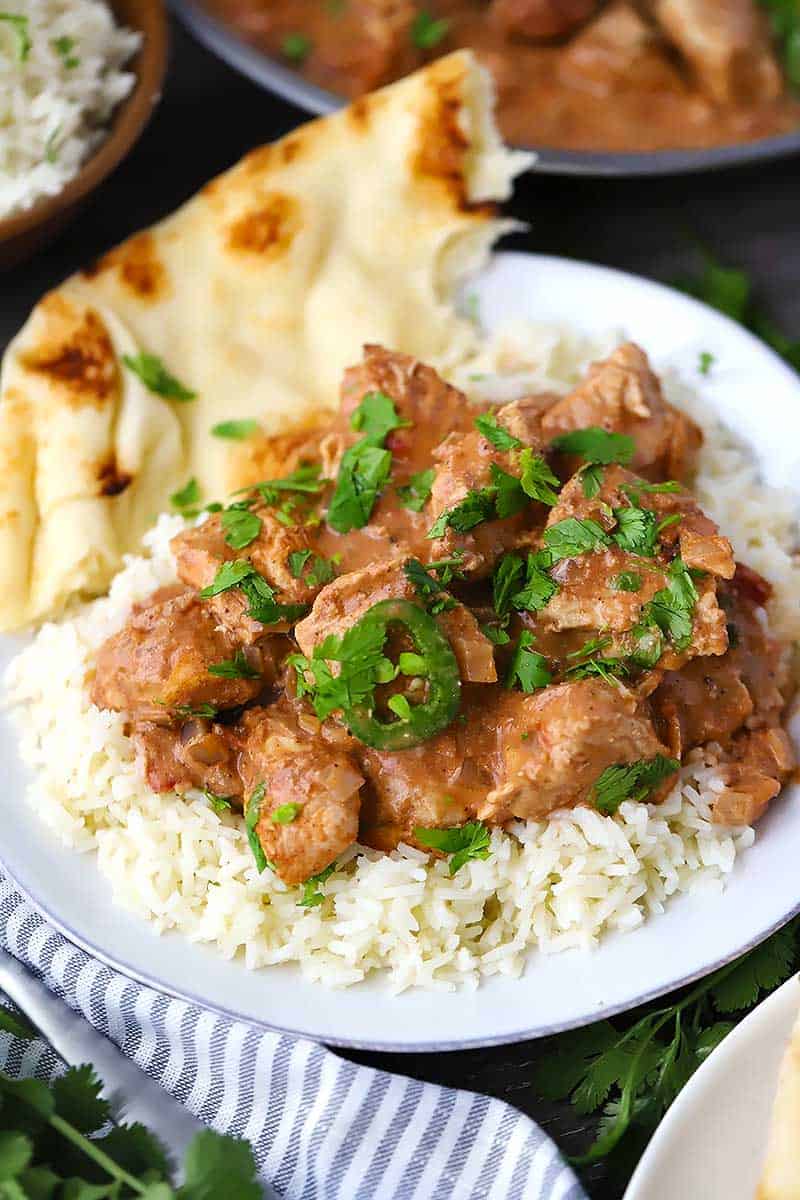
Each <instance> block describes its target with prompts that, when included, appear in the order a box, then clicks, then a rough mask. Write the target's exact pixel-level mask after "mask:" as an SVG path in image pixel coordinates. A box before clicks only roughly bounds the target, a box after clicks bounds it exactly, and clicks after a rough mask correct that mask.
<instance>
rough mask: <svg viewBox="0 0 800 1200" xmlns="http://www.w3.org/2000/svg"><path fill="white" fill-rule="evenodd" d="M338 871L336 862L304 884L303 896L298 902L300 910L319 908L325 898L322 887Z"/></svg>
mask: <svg viewBox="0 0 800 1200" xmlns="http://www.w3.org/2000/svg"><path fill="white" fill-rule="evenodd" d="M335 870H336V862H335V861H334V862H332V863H329V864H328V866H327V867H326V868H325V870H324V871H320V872H319V874H317V875H312V876H311V878H310V879H307V880H306V881H305V883H304V884H303V894H302V896H301V897H300V899H299V900H298V901H297V907H298V908H319V906H320V904H322V901H323V900H324V899H325V896H324V895H323V893H322V892H321V891H320V887H321V886H322V884H323V883H325V881H326V880H327V879H330V877H331V875H332V874H333V872H334V871H335Z"/></svg>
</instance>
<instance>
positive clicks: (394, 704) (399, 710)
mask: <svg viewBox="0 0 800 1200" xmlns="http://www.w3.org/2000/svg"><path fill="white" fill-rule="evenodd" d="M386 707H387V708H388V709H389V710H390V712H393V713H394V714H395V716H397V717H399V718H400V720H401V721H410V720H411V705H410V704H409V702H408V700H407V699H406V697H405V696H403V695H402V694H401V693H399V692H397V693H395V695H394V696H390V697H389V699H388V701H387V703H386Z"/></svg>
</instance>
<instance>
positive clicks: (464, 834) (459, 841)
mask: <svg viewBox="0 0 800 1200" xmlns="http://www.w3.org/2000/svg"><path fill="white" fill-rule="evenodd" d="M414 837H415V838H416V839H417V841H418V842H420V843H421V844H422V845H423V846H427V847H428V848H429V849H431V850H439V851H440V852H441V853H442V854H449V855H450V856H451V857H450V867H449V870H450V874H451V875H455V874H456V872H457V871H460V870H461V868H462V867H463V866H464V865H465V864H466V863H468V862H471V861H472V860H473V859H478V858H479V859H486V858H488V857H489V854H490V852H491V851H490V847H491V834H490V833H489V830H488V829H487V827H486V826H485V825H484V823H483V821H468V822H467V823H466V825H460V826H456V827H453V828H450V829H426V828H424V827H423V826H420V825H418V826H417V827H416V829H415V830H414Z"/></svg>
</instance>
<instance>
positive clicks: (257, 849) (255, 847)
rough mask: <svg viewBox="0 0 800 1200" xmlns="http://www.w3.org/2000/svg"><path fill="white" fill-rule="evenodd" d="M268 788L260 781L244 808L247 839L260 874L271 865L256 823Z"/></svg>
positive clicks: (259, 817)
mask: <svg viewBox="0 0 800 1200" xmlns="http://www.w3.org/2000/svg"><path fill="white" fill-rule="evenodd" d="M266 790H267V785H266V784H265V783H259V784H258V786H257V787H256V788H254V790H253V792H252V794H251V796H250V799H249V800H248V801H247V804H246V805H245V810H244V823H245V828H246V830H247V840H248V842H249V843H250V849H251V850H252V851H253V858H254V859H255V860H256V867H257V869H258V873H259V875H260V874H261V873H262V872H263V871H265V870H266V868H267V867H268V866H269V863H268V862H267V856H266V854H265V853H264V847H263V846H262V845H261V841H260V839H259V836H258V833H257V832H256V825H258V822H259V820H260V819H261V805H262V803H263V801H264V793H265V792H266Z"/></svg>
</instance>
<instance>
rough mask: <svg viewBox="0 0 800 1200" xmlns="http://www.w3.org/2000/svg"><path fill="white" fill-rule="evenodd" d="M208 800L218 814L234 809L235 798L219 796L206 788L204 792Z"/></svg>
mask: <svg viewBox="0 0 800 1200" xmlns="http://www.w3.org/2000/svg"><path fill="white" fill-rule="evenodd" d="M203 795H204V796H205V798H206V800H207V801H208V803H209V804H210V806H211V807H212V808H213V810H214V812H215V813H217V814H220V813H224V812H229V811H230V810H231V809H232V808H233V801H234V800H235V799H236V797H235V796H218V795H217V793H216V792H211V791H209V789H208V788H206V789H205V790H204V792H203Z"/></svg>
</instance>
